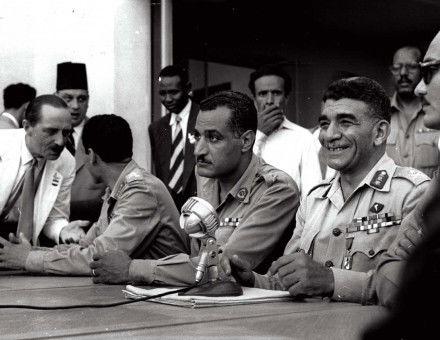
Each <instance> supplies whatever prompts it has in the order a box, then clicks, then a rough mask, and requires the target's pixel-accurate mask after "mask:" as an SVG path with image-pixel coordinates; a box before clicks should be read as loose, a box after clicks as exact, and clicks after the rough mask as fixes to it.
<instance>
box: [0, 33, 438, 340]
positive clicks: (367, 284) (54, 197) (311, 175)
mask: <svg viewBox="0 0 440 340" xmlns="http://www.w3.org/2000/svg"><path fill="white" fill-rule="evenodd" d="M422 60H423V61H422ZM439 68H440V34H439V35H437V36H436V37H435V38H434V40H433V41H432V42H431V45H430V47H429V49H428V51H427V53H426V55H425V56H423V55H422V52H421V51H420V50H419V49H418V48H416V47H412V46H405V47H402V48H400V49H398V50H397V51H396V53H395V54H394V57H393V62H392V65H391V66H390V71H391V75H392V77H393V81H394V86H395V93H394V94H393V95H392V97H391V99H390V98H389V97H388V96H387V94H386V92H385V90H384V89H383V87H382V86H381V85H380V84H379V83H377V82H376V81H374V80H372V79H369V78H366V77H362V76H354V77H348V78H340V79H337V80H335V81H334V82H332V83H331V84H330V85H329V86H328V87H327V89H325V91H324V95H323V97H322V105H321V112H320V115H319V128H318V131H317V135H318V136H319V142H320V148H317V146H316V142H315V137H314V136H313V135H312V133H311V132H310V131H309V130H307V129H305V128H303V127H301V126H299V125H297V124H295V123H293V122H291V121H289V120H288V119H287V112H286V110H287V105H286V103H287V101H288V100H289V94H290V92H291V89H292V83H291V79H290V76H289V74H288V73H286V71H284V70H283V69H282V68H281V67H280V66H277V65H264V66H262V67H261V68H259V69H257V70H256V71H255V72H252V73H251V74H250V79H249V90H250V92H251V93H252V96H253V98H251V97H249V96H247V95H246V94H243V93H240V92H236V91H223V92H218V93H215V94H213V95H211V96H209V97H208V98H206V99H204V100H203V101H201V102H200V103H195V102H194V101H193V99H192V98H191V96H190V93H191V84H190V82H189V78H188V73H187V72H186V71H185V70H184V69H183V68H181V67H179V66H176V65H171V66H167V67H165V68H164V69H162V70H161V72H160V74H159V78H158V83H159V97H160V100H161V102H162V104H163V106H164V107H165V108H166V109H167V111H168V113H167V114H166V115H165V116H163V117H162V118H160V119H159V120H157V121H155V122H153V123H152V124H151V125H150V126H149V129H148V130H149V135H150V143H151V148H152V158H153V170H152V173H149V172H147V171H146V170H144V169H142V168H141V167H140V166H139V165H138V164H136V162H135V161H134V160H133V158H132V156H133V151H132V149H133V137H132V133H131V129H130V126H129V124H128V123H127V122H126V121H125V120H124V119H123V118H122V117H120V116H117V115H95V116H93V117H91V118H88V117H87V116H86V114H87V108H88V102H89V93H88V84H87V74H86V67H85V65H84V64H80V63H71V62H66V63H61V64H58V66H57V84H56V89H54V94H46V95H40V96H36V91H35V89H33V88H32V87H31V86H29V85H26V84H21V83H20V84H13V85H10V86H8V87H7V88H5V90H4V105H5V111H4V112H3V113H2V114H1V115H0V128H1V129H0V267H1V268H9V269H10V268H14V269H25V270H26V271H29V272H44V273H52V274H63V275H91V276H93V280H94V282H96V283H125V282H129V281H136V282H138V281H141V282H144V283H147V284H159V285H163V284H165V285H179V286H180V285H192V284H193V283H194V278H195V273H196V271H197V265H198V263H199V261H200V256H199V252H200V249H201V248H200V247H201V244H200V240H198V239H195V238H191V239H190V238H189V237H188V235H187V234H186V233H185V232H183V230H182V229H181V228H180V226H179V212H180V209H181V207H182V206H183V205H184V203H185V202H186V201H187V200H188V199H189V198H190V197H192V196H198V197H200V198H202V199H204V200H206V201H207V202H209V203H210V204H211V205H212V206H213V207H214V209H215V211H216V213H217V215H218V218H219V220H220V222H221V223H220V227H219V228H218V229H217V230H216V232H215V238H216V241H217V243H218V245H219V246H220V248H221V256H220V264H219V270H220V272H221V275H220V276H221V277H222V280H233V281H236V282H238V283H240V284H241V285H244V286H252V287H259V288H264V289H277V290H288V291H289V292H290V294H291V295H292V296H294V297H298V298H302V297H318V296H319V297H328V298H330V299H332V300H335V301H351V302H358V303H362V304H382V305H385V306H387V307H390V308H393V307H395V306H396V305H397V306H400V307H399V308H400V310H402V312H401V313H400V314H398V315H396V316H394V318H393V319H392V321H390V322H389V323H388V324H386V325H381V327H378V328H377V329H375V330H374V332H378V333H380V332H382V333H383V332H391V330H392V331H395V330H394V328H393V325H395V324H396V322H399V320H402V319H405V318H409V317H410V316H409V313H410V310H409V308H410V307H409V306H412V304H415V302H414V301H413V300H411V299H410V298H408V301H409V302H407V296H408V294H409V293H402V291H401V289H400V288H401V286H402V285H403V287H407V289H408V290H409V291H411V289H413V291H411V292H412V293H414V294H415V293H416V292H415V289H416V287H417V280H416V278H415V276H414V275H411V268H412V267H414V266H415V264H418V268H419V271H418V273H421V274H420V275H425V276H426V277H428V278H431V279H432V277H431V276H430V270H432V268H431V267H429V268H427V266H420V263H421V262H423V257H421V256H422V255H420V254H425V255H426V254H427V253H428V254H430V256H432V257H433V258H434V259H437V258H438V254H437V253H435V250H436V249H438V247H439V244H438V242H437V239H438V234H439V233H438V232H437V230H436V229H437V228H436V225H437V223H438V222H437V221H438V219H437V218H436V217H437V212H436V208H437V205H438V203H437V202H438V200H439V194H438V193H439V192H440V191H439V190H437V188H438V185H439V184H438V177H437V173H438V171H437V168H438V162H439V135H440V133H439V131H438V130H440V86H439V84H440V73H439V72H438V69H439ZM318 149H320V150H318ZM318 155H319V156H318ZM320 163H321V164H320ZM325 168H328V169H329V171H327V174H326V175H325V176H323V172H322V169H325ZM329 174H330V175H329ZM431 178H433V180H432V181H431ZM419 244H421V245H419ZM414 248H415V249H416V252H415V253H414V254H413V249H414ZM419 249H421V250H419ZM417 254H418V257H417ZM408 259H409V261H408V263H407V260H408ZM417 261H418V262H417ZM439 263H440V262H439V261H437V263H436V264H434V265H433V266H434V269H435V270H437V268H438V267H439ZM411 266H412V267H411ZM420 268H421V269H420ZM423 269H425V271H423ZM438 272H440V271H438ZM437 276H438V275H437ZM437 276H435V277H434V279H436V280H437V281H435V282H438V281H439V279H438V277H437ZM203 281H206V278H204V279H203V280H202V282H203ZM408 287H409V288H408ZM438 300H440V299H438ZM405 313H407V314H405ZM396 320H397V321H396ZM408 329H409V328H408ZM372 332H373V331H372ZM378 333H372V334H373V336H374V334H378Z"/></svg>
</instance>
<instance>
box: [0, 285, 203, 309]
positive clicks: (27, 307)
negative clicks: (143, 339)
mask: <svg viewBox="0 0 440 340" xmlns="http://www.w3.org/2000/svg"><path fill="white" fill-rule="evenodd" d="M196 286H197V284H193V285H191V286H189V287H185V288H180V289H176V290H173V291H170V292H165V293H161V294H156V295H151V296H146V297H143V298H138V299H134V300H124V301H119V302H112V303H102V304H80V305H66V306H33V305H2V304H0V309H6V308H19V309H36V310H57V309H75V308H108V307H116V306H121V305H128V304H130V303H136V302H141V301H147V300H151V299H156V298H159V297H162V296H165V295H170V294H174V293H183V292H187V291H188V290H190V289H192V288H194V287H196Z"/></svg>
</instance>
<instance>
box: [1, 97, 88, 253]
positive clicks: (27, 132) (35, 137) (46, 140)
mask: <svg viewBox="0 0 440 340" xmlns="http://www.w3.org/2000/svg"><path fill="white" fill-rule="evenodd" d="M23 127H24V128H23V129H12V130H0V234H1V235H4V236H7V235H8V234H9V232H14V233H15V231H16V230H17V225H20V223H22V222H23V221H20V219H23V218H24V217H23V215H25V214H22V211H23V210H24V209H25V206H26V205H28V204H32V203H29V200H27V201H26V200H23V197H28V196H26V195H25V194H24V192H25V191H26V190H23V188H24V184H23V182H24V180H23V178H24V177H25V173H26V171H27V169H28V168H30V166H31V163H32V162H33V161H34V160H35V161H37V162H38V164H40V170H39V173H40V174H41V177H40V180H39V183H38V186H37V188H36V192H35V194H34V196H33V197H34V201H33V202H34V204H33V205H34V209H33V214H32V213H31V215H30V216H31V218H29V220H30V221H27V222H26V224H28V223H30V224H28V225H30V227H31V228H28V229H27V230H28V232H29V237H30V238H31V239H32V242H33V244H34V245H37V244H38V243H39V238H40V236H42V235H45V237H47V238H49V239H50V240H52V241H54V242H56V243H60V242H64V243H69V242H78V241H79V239H80V238H81V237H82V236H83V235H84V231H83V230H82V229H81V228H80V226H81V225H82V224H84V223H83V222H82V221H75V222H72V223H69V220H68V218H69V204H70V189H71V185H72V181H73V178H74V176H75V160H74V158H73V157H72V156H71V155H70V153H69V152H68V151H67V150H65V148H64V145H65V140H66V135H67V133H68V132H69V131H70V129H71V117H70V113H69V110H68V109H67V105H66V103H65V102H64V101H63V100H62V99H61V98H59V97H57V96H54V95H43V96H39V97H37V98H35V99H34V100H33V101H32V102H31V103H30V104H29V106H28V108H27V109H26V112H25V119H24V120H23ZM36 177H37V178H38V177H39V176H36ZM31 211H32V210H31Z"/></svg>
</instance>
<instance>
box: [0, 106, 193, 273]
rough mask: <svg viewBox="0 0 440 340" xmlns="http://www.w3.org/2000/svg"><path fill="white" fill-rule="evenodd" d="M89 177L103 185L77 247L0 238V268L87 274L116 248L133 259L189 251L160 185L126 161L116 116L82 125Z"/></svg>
mask: <svg viewBox="0 0 440 340" xmlns="http://www.w3.org/2000/svg"><path fill="white" fill-rule="evenodd" d="M82 139H83V144H84V147H85V150H87V153H88V156H87V163H86V166H87V167H88V170H89V171H90V173H91V174H92V175H93V176H94V177H96V178H97V179H99V180H101V181H103V182H104V183H105V184H106V185H107V192H106V197H105V201H104V205H103V208H102V210H101V216H100V218H99V219H98V221H97V222H96V223H95V224H94V225H93V226H92V227H91V228H90V230H89V231H88V233H87V235H86V236H85V237H84V238H83V239H81V240H80V243H79V244H70V245H62V246H57V247H55V248H53V249H52V248H36V249H32V248H31V246H30V244H29V242H28V240H27V239H25V238H24V237H23V235H20V238H16V237H13V236H12V235H10V241H11V242H8V241H6V240H5V239H3V238H0V244H1V245H2V246H1V248H2V249H1V251H0V266H1V267H7V268H19V269H25V270H27V271H30V272H45V273H54V274H73V275H84V274H90V273H91V269H90V267H89V262H91V261H92V257H93V256H94V255H96V254H101V253H103V252H105V251H107V250H112V249H119V250H121V251H122V252H124V254H127V256H131V257H133V258H151V259H154V258H161V257H163V256H167V255H170V254H174V253H182V252H183V253H185V252H189V239H188V236H187V235H185V233H184V232H183V231H182V230H181V229H180V228H179V225H178V223H179V214H178V212H177V209H176V208H175V205H174V204H173V200H172V198H171V196H170V194H169V193H168V190H167V189H166V187H165V185H164V184H163V183H162V182H161V181H160V180H159V179H158V178H156V177H154V176H153V175H151V174H149V173H148V172H146V171H145V170H143V169H141V168H140V167H139V166H138V165H137V164H136V163H135V161H133V160H132V158H131V157H132V147H133V138H132V134H131V130H130V127H129V125H128V123H127V122H126V121H125V120H124V119H123V118H121V117H118V116H116V115H100V116H94V117H92V118H91V119H90V120H88V121H87V123H86V124H85V126H84V131H83V134H82Z"/></svg>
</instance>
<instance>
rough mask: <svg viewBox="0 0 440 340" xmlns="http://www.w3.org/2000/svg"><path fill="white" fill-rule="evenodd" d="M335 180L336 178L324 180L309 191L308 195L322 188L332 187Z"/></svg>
mask: <svg viewBox="0 0 440 340" xmlns="http://www.w3.org/2000/svg"><path fill="white" fill-rule="evenodd" d="M333 180H334V177H333V178H331V179H329V180H328V179H326V180H323V181H322V182H320V183H318V184H317V185H315V186H314V187H312V188H311V189H310V190H309V192H308V193H307V196H309V195H310V194H311V193H312V192H313V191H315V190H316V189H318V188H320V187H325V186H328V185H331V184H332V182H333Z"/></svg>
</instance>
